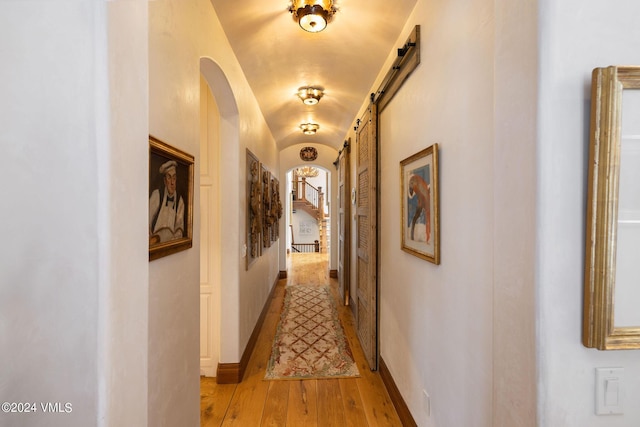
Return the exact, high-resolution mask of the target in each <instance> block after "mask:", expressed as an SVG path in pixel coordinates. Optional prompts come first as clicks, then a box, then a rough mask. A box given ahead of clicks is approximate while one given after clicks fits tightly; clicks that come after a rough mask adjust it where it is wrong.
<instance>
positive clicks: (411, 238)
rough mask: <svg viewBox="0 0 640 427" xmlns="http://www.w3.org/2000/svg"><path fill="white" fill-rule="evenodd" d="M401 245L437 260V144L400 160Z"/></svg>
mask: <svg viewBox="0 0 640 427" xmlns="http://www.w3.org/2000/svg"><path fill="white" fill-rule="evenodd" d="M400 190H401V191H400V203H401V209H402V213H401V218H402V221H401V223H402V230H401V236H402V238H401V240H402V243H401V245H402V246H401V247H402V250H403V251H405V252H408V253H410V254H412V255H415V256H417V257H419V258H422V259H425V260H427V261H430V262H432V263H434V264H440V210H439V209H440V208H439V203H438V200H439V197H438V193H439V189H438V144H433V145H431V146H430V147H428V148H425V149H424V150H422V151H420V152H418V153H416V154H414V155H412V156H410V157H407V158H406V159H404V160H402V161H401V162H400Z"/></svg>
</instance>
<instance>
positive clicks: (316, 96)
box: [298, 87, 324, 105]
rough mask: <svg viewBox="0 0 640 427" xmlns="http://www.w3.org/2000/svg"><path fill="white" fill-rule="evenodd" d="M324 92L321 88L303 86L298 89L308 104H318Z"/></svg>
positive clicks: (299, 94) (300, 96)
mask: <svg viewBox="0 0 640 427" xmlns="http://www.w3.org/2000/svg"><path fill="white" fill-rule="evenodd" d="M322 95H324V92H323V91H322V89H320V88H315V87H301V88H300V89H298V97H299V98H300V99H301V100H302V102H304V103H305V104H307V105H316V104H317V103H318V102H319V101H320V98H322Z"/></svg>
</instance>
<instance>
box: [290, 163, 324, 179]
mask: <svg viewBox="0 0 640 427" xmlns="http://www.w3.org/2000/svg"><path fill="white" fill-rule="evenodd" d="M296 174H297V175H298V176H300V177H305V178H315V177H316V176H318V175H319V174H320V171H319V170H318V169H317V168H314V167H313V166H303V167H301V168H298V169H296Z"/></svg>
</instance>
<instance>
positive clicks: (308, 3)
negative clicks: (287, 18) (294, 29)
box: [289, 0, 336, 33]
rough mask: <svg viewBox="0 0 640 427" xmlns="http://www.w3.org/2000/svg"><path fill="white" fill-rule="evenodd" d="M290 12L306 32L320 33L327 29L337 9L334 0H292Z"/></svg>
mask: <svg viewBox="0 0 640 427" xmlns="http://www.w3.org/2000/svg"><path fill="white" fill-rule="evenodd" d="M289 12H291V13H292V14H293V19H295V20H296V22H297V23H298V24H299V25H300V28H302V29H303V30H305V31H308V32H310V33H318V32H320V31H322V30H324V29H325V28H326V27H327V23H328V22H329V21H331V18H332V17H333V14H334V13H336V8H335V6H334V5H333V0H292V1H291V6H289Z"/></svg>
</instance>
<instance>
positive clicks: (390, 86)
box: [372, 25, 420, 113]
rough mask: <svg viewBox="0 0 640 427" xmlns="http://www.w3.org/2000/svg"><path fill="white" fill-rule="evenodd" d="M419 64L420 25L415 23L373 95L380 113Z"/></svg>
mask: <svg viewBox="0 0 640 427" xmlns="http://www.w3.org/2000/svg"><path fill="white" fill-rule="evenodd" d="M418 64H420V25H416V26H415V27H414V28H413V30H412V31H411V34H410V35H409V38H407V41H406V42H405V44H404V46H402V47H401V48H399V49H398V57H397V58H396V60H395V61H394V63H393V65H392V66H391V69H390V70H389V71H388V72H387V75H386V76H385V78H384V79H383V81H382V84H381V85H380V88H379V89H378V91H377V92H376V93H375V94H372V95H373V99H372V100H373V102H375V103H376V104H377V105H378V112H379V113H381V112H382V110H384V107H386V106H387V104H389V101H391V98H393V96H394V95H395V94H396V93H397V92H398V90H399V89H400V87H401V86H402V84H403V83H404V82H405V80H406V79H407V78H408V77H409V74H411V73H412V72H413V70H415V69H416V67H417V66H418Z"/></svg>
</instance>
